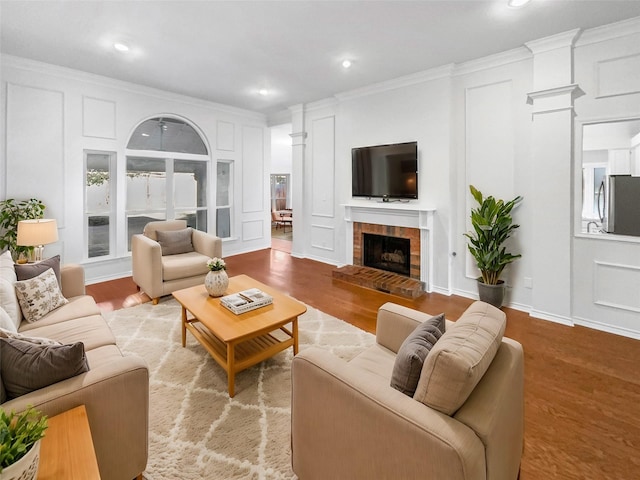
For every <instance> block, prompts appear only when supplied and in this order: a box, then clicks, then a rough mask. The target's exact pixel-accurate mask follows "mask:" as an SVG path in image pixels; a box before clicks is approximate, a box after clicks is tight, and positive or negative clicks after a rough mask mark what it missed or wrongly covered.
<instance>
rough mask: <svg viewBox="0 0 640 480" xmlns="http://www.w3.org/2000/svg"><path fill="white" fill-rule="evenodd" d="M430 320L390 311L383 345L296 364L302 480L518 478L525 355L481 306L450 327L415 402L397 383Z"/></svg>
mask: <svg viewBox="0 0 640 480" xmlns="http://www.w3.org/2000/svg"><path fill="white" fill-rule="evenodd" d="M428 318H430V316H429V315H426V314H424V313H420V312H416V311H414V310H411V309H408V308H406V307H402V306H399V305H394V304H390V303H387V304H385V305H383V306H382V307H381V308H380V310H379V312H378V319H377V321H378V323H377V332H376V344H375V345H373V346H372V347H370V348H369V349H367V350H365V351H364V352H363V353H361V354H360V355H358V356H357V357H355V358H354V359H353V360H351V361H349V362H346V361H344V360H341V359H339V358H337V357H336V356H334V355H332V354H331V353H329V352H327V351H326V350H322V349H319V348H308V349H305V350H303V351H301V352H300V353H299V354H298V355H297V356H296V357H295V358H294V359H293V363H292V386H293V392H292V406H291V415H292V425H291V442H292V443H291V445H292V466H293V470H294V472H295V473H296V474H297V475H298V477H299V478H300V480H310V479H327V478H331V479H350V480H357V479H370V478H376V479H396V478H416V479H417V478H428V479H433V480H438V479H439V480H484V479H487V480H503V479H504V480H507V479H509V480H515V479H516V478H517V477H518V473H519V466H520V459H521V455H522V449H523V422H524V413H523V411H524V396H523V378H524V374H523V352H522V347H521V346H520V344H519V343H517V342H515V341H513V340H511V339H508V338H503V337H502V333H503V332H504V325H505V322H506V320H505V316H504V313H503V312H501V311H500V310H498V309H496V308H494V307H492V306H491V305H488V304H486V303H483V302H475V303H474V304H473V305H471V306H470V307H469V309H468V310H467V311H466V312H465V313H464V315H463V316H462V317H461V318H460V319H459V320H458V321H457V322H455V323H452V322H447V324H446V325H447V326H446V330H447V331H446V332H445V333H444V335H442V337H441V338H440V339H439V340H438V341H437V342H436V343H435V345H434V346H433V348H432V349H431V351H430V352H429V353H428V355H427V358H426V359H425V361H424V365H423V366H422V367H421V368H422V370H421V373H419V375H420V378H419V381H418V386H417V390H416V393H415V395H414V396H413V397H411V396H408V395H405V394H404V393H402V392H400V391H398V390H396V389H394V388H392V387H391V386H390V378H391V375H392V371H393V368H394V362H395V358H396V353H397V352H398V349H399V348H400V346H401V344H402V342H403V341H404V339H405V338H406V337H407V336H408V335H409V334H410V333H411V332H412V331H413V330H414V329H415V327H416V326H417V325H418V324H419V323H421V322H423V321H425V320H427V319H428ZM487 324H490V326H489V327H487ZM496 351H497V353H496ZM485 370H486V373H485ZM418 372H420V370H419V371H418ZM476 382H477V383H476ZM425 403H427V404H432V405H437V408H434V407H433V406H429V405H427V404H425ZM458 405H460V406H458ZM450 409H455V411H453V412H451V413H443V411H442V410H444V411H448V410H450Z"/></svg>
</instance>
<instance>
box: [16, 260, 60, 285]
mask: <svg viewBox="0 0 640 480" xmlns="http://www.w3.org/2000/svg"><path fill="white" fill-rule="evenodd" d="M14 268H15V271H16V277H17V279H18V280H29V279H30V278H33V277H37V276H38V275H40V274H41V273H42V272H44V271H45V270H47V269H49V268H51V269H53V273H55V274H56V278H57V279H58V285H59V286H62V282H61V281H60V255H56V256H55V257H51V258H47V259H46V260H42V261H41V262H36V263H23V264H22V265H15V267H14Z"/></svg>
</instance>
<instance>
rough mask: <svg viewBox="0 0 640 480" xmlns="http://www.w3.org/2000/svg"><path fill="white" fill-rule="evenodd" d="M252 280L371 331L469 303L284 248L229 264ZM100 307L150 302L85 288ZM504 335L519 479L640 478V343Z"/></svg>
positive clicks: (538, 328)
mask: <svg viewBox="0 0 640 480" xmlns="http://www.w3.org/2000/svg"><path fill="white" fill-rule="evenodd" d="M225 260H226V262H227V266H228V273H229V275H237V274H241V273H244V274H247V275H250V276H252V277H254V278H255V279H257V280H259V281H261V282H263V283H266V284H268V285H271V286H273V287H275V288H278V289H280V290H282V291H283V292H286V293H288V294H290V295H292V296H293V297H295V298H297V299H299V300H300V301H303V302H305V303H307V304H308V305H311V306H313V307H316V308H318V309H320V310H322V311H324V312H326V313H329V314H331V315H333V316H335V317H338V318H341V319H343V320H345V321H347V322H349V323H352V324H354V325H356V326H358V327H360V328H362V329H364V330H367V331H369V332H372V333H373V332H375V326H376V320H375V318H376V311H377V309H378V307H379V306H380V305H382V304H383V303H385V302H389V301H391V302H395V303H399V304H402V305H406V306H409V307H413V308H416V309H417V310H421V311H424V312H428V313H431V314H437V313H440V312H445V314H446V316H447V318H449V319H451V320H455V319H457V318H458V317H459V316H460V315H461V314H462V312H464V310H465V309H466V308H467V306H469V305H470V304H471V303H472V300H470V299H467V298H463V297H458V296H451V297H447V296H442V295H438V294H425V295H423V296H422V297H420V298H418V299H415V300H411V299H407V298H402V297H397V296H393V295H389V294H385V293H382V292H377V291H373V290H368V289H364V288H361V287H357V286H354V285H350V284H347V283H344V282H342V281H340V280H334V279H333V278H332V275H331V271H332V269H333V267H332V266H331V265H327V264H323V263H318V262H315V261H312V260H306V259H296V258H293V257H291V256H290V255H289V254H288V253H287V252H284V251H280V250H275V249H272V250H261V251H257V252H252V253H247V254H242V255H236V256H232V257H227V258H225ZM87 291H88V293H89V294H91V295H93V296H94V298H95V299H96V301H97V302H99V304H100V306H101V307H103V308H105V309H114V308H121V307H122V306H124V305H132V304H135V303H139V302H140V301H144V300H145V297H144V296H141V295H140V294H139V293H137V289H136V287H135V285H134V284H133V282H132V281H131V278H126V279H120V280H115V281H112V282H105V283H102V284H96V285H91V286H88V287H87ZM504 311H505V313H506V314H507V322H508V323H507V330H506V333H505V335H506V336H508V337H511V338H514V339H516V340H517V341H519V342H520V343H522V345H523V347H524V352H525V450H524V456H523V461H522V469H521V475H520V479H521V480H539V479H544V480H546V479H576V480H577V479H580V480H591V479H593V480H604V479H611V480H632V479H638V478H640V367H639V363H640V341H637V340H632V339H629V338H625V337H620V336H617V335H612V334H607V333H603V332H599V331H597V330H591V329H587V328H583V327H566V326H563V325H559V324H556V323H552V322H547V321H544V320H538V319H535V318H532V317H530V316H529V315H528V314H526V313H524V312H520V311H517V310H513V309H509V308H504Z"/></svg>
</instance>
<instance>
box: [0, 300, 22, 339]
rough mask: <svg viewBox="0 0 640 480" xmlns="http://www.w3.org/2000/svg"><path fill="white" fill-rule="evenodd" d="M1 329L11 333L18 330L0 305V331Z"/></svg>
mask: <svg viewBox="0 0 640 480" xmlns="http://www.w3.org/2000/svg"><path fill="white" fill-rule="evenodd" d="M2 330H6V331H8V332H12V333H16V332H17V331H18V329H17V328H16V326H15V324H14V323H13V320H11V317H10V316H9V314H8V313H7V311H6V310H5V309H4V308H2V306H0V331H2Z"/></svg>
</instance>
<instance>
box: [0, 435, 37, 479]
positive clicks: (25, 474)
mask: <svg viewBox="0 0 640 480" xmlns="http://www.w3.org/2000/svg"><path fill="white" fill-rule="evenodd" d="M39 465H40V440H38V441H37V442H36V443H34V444H33V445H32V446H31V448H30V449H29V451H28V452H27V453H26V455H25V456H24V457H22V458H21V459H20V460H18V461H17V462H16V463H13V464H11V465H9V466H8V467H6V468H3V469H2V473H0V480H35V479H36V478H37V476H38V466H39Z"/></svg>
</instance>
